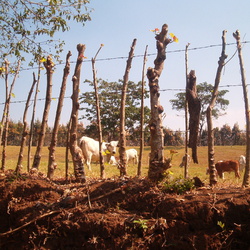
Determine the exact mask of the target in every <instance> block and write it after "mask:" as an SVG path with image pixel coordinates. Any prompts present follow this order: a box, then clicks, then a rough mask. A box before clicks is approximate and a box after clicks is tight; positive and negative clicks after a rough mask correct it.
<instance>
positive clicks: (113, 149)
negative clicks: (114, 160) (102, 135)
mask: <svg viewBox="0 0 250 250" xmlns="http://www.w3.org/2000/svg"><path fill="white" fill-rule="evenodd" d="M117 145H118V141H111V142H109V143H106V147H107V150H108V152H110V154H113V155H114V154H115V153H116V147H117Z"/></svg>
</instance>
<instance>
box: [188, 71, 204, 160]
mask: <svg viewBox="0 0 250 250" xmlns="http://www.w3.org/2000/svg"><path fill="white" fill-rule="evenodd" d="M186 95H187V100H188V110H189V143H188V147H190V148H192V159H193V162H194V163H198V157H197V143H198V134H199V122H200V110H201V102H200V100H199V98H198V96H197V90H196V76H195V71H194V70H191V71H190V73H189V75H188V82H187V89H186Z"/></svg>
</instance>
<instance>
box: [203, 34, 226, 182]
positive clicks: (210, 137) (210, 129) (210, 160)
mask: <svg viewBox="0 0 250 250" xmlns="http://www.w3.org/2000/svg"><path fill="white" fill-rule="evenodd" d="M225 51H226V30H223V32H222V51H221V56H220V58H219V61H218V68H217V72H216V77H215V82H214V88H213V92H212V97H211V101H210V103H209V105H208V107H207V132H208V140H207V144H208V168H209V172H210V185H211V186H212V185H215V184H216V183H217V171H216V167H215V162H214V129H213V120H212V112H213V109H214V106H215V102H216V99H217V96H218V88H219V84H220V79H221V72H222V69H223V67H224V66H225V60H226V59H227V55H226V53H225Z"/></svg>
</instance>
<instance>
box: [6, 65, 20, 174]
mask: <svg viewBox="0 0 250 250" xmlns="http://www.w3.org/2000/svg"><path fill="white" fill-rule="evenodd" d="M20 66H21V61H18V65H17V69H16V72H15V76H14V78H13V81H12V83H11V86H10V90H9V93H8V74H9V72H8V71H9V69H8V68H9V62H8V61H7V60H5V68H6V74H7V75H6V97H7V100H6V103H5V104H6V107H5V112H6V114H5V122H4V124H3V137H2V145H3V151H2V168H1V169H2V170H4V169H5V160H6V147H7V138H8V130H9V113H10V101H11V96H12V94H13V92H12V91H13V88H14V85H15V82H16V78H17V76H18V74H19V71H20Z"/></svg>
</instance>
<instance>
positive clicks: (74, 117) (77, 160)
mask: <svg viewBox="0 0 250 250" xmlns="http://www.w3.org/2000/svg"><path fill="white" fill-rule="evenodd" d="M77 51H78V57H77V62H76V66H75V72H74V76H73V77H72V81H73V90H72V96H71V99H72V111H71V116H70V140H69V142H70V143H69V147H70V152H71V156H72V159H73V165H74V173H75V178H76V180H77V181H81V182H85V181H86V176H85V171H84V163H83V161H84V159H83V155H82V150H81V148H80V147H78V144H77V135H78V133H77V128H78V111H79V106H80V105H79V85H80V77H81V66H82V62H83V58H84V52H85V44H78V45H77Z"/></svg>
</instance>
